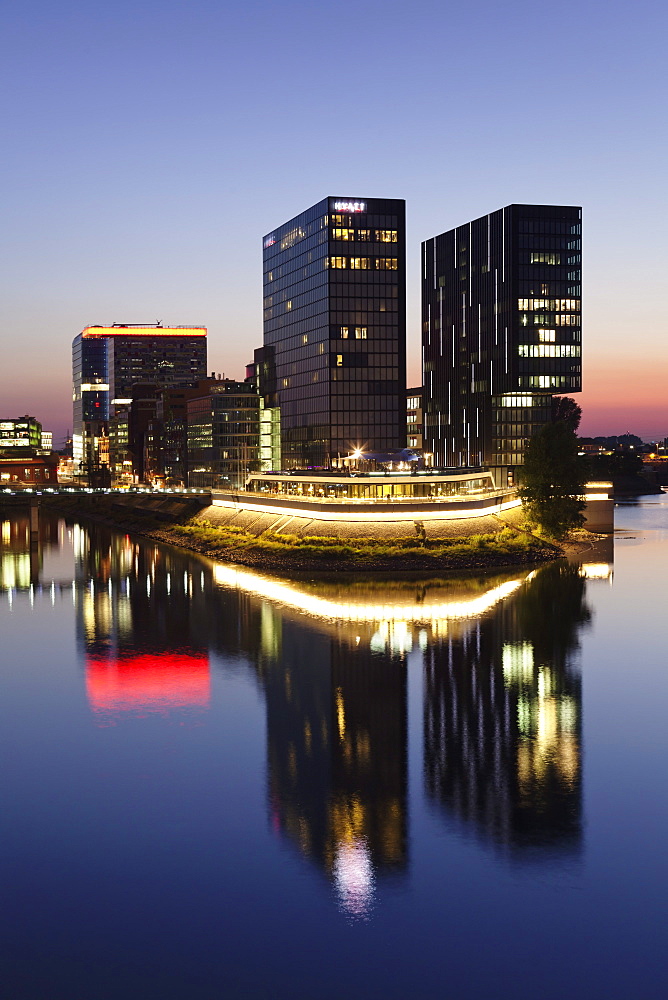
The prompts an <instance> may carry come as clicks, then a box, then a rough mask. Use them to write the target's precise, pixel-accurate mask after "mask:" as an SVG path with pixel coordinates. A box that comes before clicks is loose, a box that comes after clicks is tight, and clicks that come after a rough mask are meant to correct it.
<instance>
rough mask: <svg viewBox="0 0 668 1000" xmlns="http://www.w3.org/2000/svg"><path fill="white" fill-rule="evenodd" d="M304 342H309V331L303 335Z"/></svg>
mask: <svg viewBox="0 0 668 1000" xmlns="http://www.w3.org/2000/svg"><path fill="white" fill-rule="evenodd" d="M302 344H308V334H307V333H305V334H303V335H302Z"/></svg>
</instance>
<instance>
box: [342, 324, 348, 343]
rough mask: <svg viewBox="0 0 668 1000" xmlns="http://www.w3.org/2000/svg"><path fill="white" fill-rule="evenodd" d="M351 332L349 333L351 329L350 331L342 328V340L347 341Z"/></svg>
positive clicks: (344, 327)
mask: <svg viewBox="0 0 668 1000" xmlns="http://www.w3.org/2000/svg"><path fill="white" fill-rule="evenodd" d="M349 332H350V331H349V329H348V327H347V326H342V327H341V338H342V340H347V339H348V334H349Z"/></svg>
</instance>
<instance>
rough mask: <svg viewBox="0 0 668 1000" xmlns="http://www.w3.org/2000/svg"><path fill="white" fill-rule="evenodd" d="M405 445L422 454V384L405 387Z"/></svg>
mask: <svg viewBox="0 0 668 1000" xmlns="http://www.w3.org/2000/svg"><path fill="white" fill-rule="evenodd" d="M406 447H407V448H411V449H412V450H413V451H418V452H420V454H422V386H421V385H420V386H417V387H416V388H414V389H406Z"/></svg>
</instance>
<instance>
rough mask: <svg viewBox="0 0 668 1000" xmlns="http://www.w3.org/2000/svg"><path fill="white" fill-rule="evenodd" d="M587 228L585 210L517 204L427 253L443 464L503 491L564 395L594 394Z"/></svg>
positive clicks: (425, 277)
mask: <svg viewBox="0 0 668 1000" xmlns="http://www.w3.org/2000/svg"><path fill="white" fill-rule="evenodd" d="M581 218H582V210H581V209H580V208H577V207H574V206H564V205H558V206H556V205H508V206H507V207H506V208H502V209H500V210H499V211H498V212H492V213H491V214H490V215H484V216H482V218H480V219H476V220H475V221H473V222H469V223H467V224H466V225H464V226H459V227H458V228H457V229H451V230H450V231H449V232H447V233H442V234H441V235H440V236H436V237H434V238H433V239H430V240H427V241H426V242H424V243H423V244H422V346H423V368H424V371H423V377H424V403H425V428H424V431H425V442H424V447H425V450H426V451H428V452H429V451H431V452H433V455H434V464H435V465H437V466H440V467H452V466H454V467H460V466H477V465H486V466H489V467H490V468H498V469H499V478H500V479H501V480H502V479H503V475H504V474H503V473H502V472H501V470H502V469H504V468H505V469H506V470H507V469H508V468H509V467H513V466H516V465H521V464H522V461H523V455H524V448H525V445H526V442H527V440H528V439H529V438H530V437H531V436H532V434H533V433H535V431H536V430H537V429H538V427H540V426H541V425H542V424H543V423H545V422H546V421H547V420H549V419H550V413H551V404H552V396H553V395H555V394H559V393H572V392H579V391H580V389H581V388H582V367H581V356H580V355H581V340H582V327H581V315H580V301H581V290H580V289H581V270H580V267H581V264H580V257H581ZM501 484H502V483H500V485H501Z"/></svg>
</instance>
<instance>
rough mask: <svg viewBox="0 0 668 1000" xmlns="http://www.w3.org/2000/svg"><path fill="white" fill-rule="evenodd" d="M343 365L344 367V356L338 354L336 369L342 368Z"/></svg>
mask: <svg viewBox="0 0 668 1000" xmlns="http://www.w3.org/2000/svg"><path fill="white" fill-rule="evenodd" d="M342 365H343V355H342V354H337V355H336V367H337V368H341V366H342Z"/></svg>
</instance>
